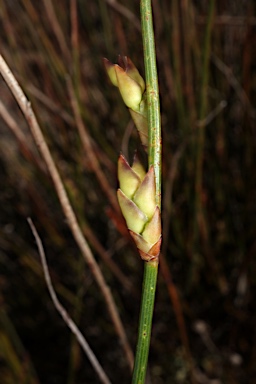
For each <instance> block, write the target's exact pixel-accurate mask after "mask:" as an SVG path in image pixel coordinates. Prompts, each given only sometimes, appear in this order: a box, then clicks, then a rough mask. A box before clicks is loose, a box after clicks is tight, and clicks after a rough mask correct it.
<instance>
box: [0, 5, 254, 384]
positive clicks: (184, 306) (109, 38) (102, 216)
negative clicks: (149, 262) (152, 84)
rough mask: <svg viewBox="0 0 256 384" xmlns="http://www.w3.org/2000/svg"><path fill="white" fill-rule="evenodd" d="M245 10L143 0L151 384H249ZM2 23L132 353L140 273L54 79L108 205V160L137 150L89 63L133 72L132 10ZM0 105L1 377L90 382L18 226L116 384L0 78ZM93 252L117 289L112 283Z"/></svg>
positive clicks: (84, 274)
mask: <svg viewBox="0 0 256 384" xmlns="http://www.w3.org/2000/svg"><path fill="white" fill-rule="evenodd" d="M211 5H212V6H213V16H212V20H211V19H210V7H211ZM255 8H256V6H255V2H254V1H253V0H247V1H231V0H230V1H225V2H224V1H215V2H214V1H203V0H201V1H186V0H182V1H178V0H162V1H157V0H156V1H153V9H154V21H155V38H156V46H157V64H158V71H159V86H160V99H161V113H162V127H163V247H162V255H161V257H162V262H161V263H160V265H161V268H160V273H159V279H158V287H157V296H156V305H155V313H154V323H153V331H152V342H151V349H150V356H149V371H150V378H151V383H152V384H161V383H193V382H194V383H203V384H208V383H209V384H218V383H228V384H238V383H239V384H243V383H256V365H255V361H256V333H255V324H256V311H255V290H256V278H255V276H256V264H255V252H256V219H255V217H256V182H255V181H256V176H255V175H256V173H255V165H256V162H255V153H256V147H255V144H256V134H255V120H256V109H255V108H256V107H255V98H256V49H255V47H256V9H255ZM74 10H77V14H76V12H74ZM0 22H1V28H0V52H1V54H2V55H3V56H4V58H5V60H6V61H7V62H8V64H9V66H10V67H11V69H12V70H13V72H14V74H15V76H16V77H17V79H18V81H19V82H20V84H21V85H22V87H23V89H24V91H25V93H26V95H27V96H28V98H29V100H30V101H31V102H32V106H33V109H34V111H35V113H36V115H37V118H38V121H39V123H40V126H41V128H42V130H43V133H44V136H45V138H46V140H47V143H48V144H49V147H50V150H51V153H52V155H53V157H54V159H55V161H56V164H57V167H58V169H59V171H60V174H61V176H62V179H63V181H64V184H65V187H66V189H67V191H68V195H69V197H70V200H71V203H72V206H73V207H74V210H75V212H76V215H77V217H78V220H79V223H80V224H81V227H82V229H83V231H84V233H85V237H86V238H87V240H88V242H89V244H90V246H91V248H92V250H93V253H94V255H95V258H96V260H97V261H98V263H99V265H100V268H101V269H102V272H103V274H104V276H105V279H106V281H107V283H108V284H109V286H110V288H111V291H112V293H113V296H114V299H115V301H116V304H117V306H118V309H119V313H120V316H121V318H122V321H123V324H124V327H125V329H126V332H127V335H128V338H129V341H130V343H131V345H132V348H133V349H134V350H135V345H136V337H137V326H138V316H139V307H140V290H141V284H142V276H143V263H142V261H141V260H140V259H139V257H138V255H137V253H136V250H135V247H134V245H133V244H132V242H131V240H130V238H129V237H128V236H127V233H126V231H125V229H124V226H123V221H122V217H121V215H120V212H117V211H115V210H114V209H113V206H112V205H111V204H110V201H109V198H108V196H107V194H106V192H104V191H103V190H102V188H101V184H100V183H99V180H98V179H97V177H96V175H95V172H94V168H93V167H92V164H91V160H90V158H89V156H88V153H87V152H86V151H85V150H84V148H83V146H82V144H81V139H80V137H79V133H78V130H77V127H76V124H75V121H74V116H73V111H72V108H71V103H70V97H69V93H68V87H67V77H69V78H71V81H72V83H73V85H74V89H75V94H76V97H77V100H78V103H79V106H80V111H81V115H82V118H83V122H84V124H85V126H86V131H87V132H88V134H89V137H90V140H91V143H92V148H93V151H94V153H95V154H96V156H97V158H98V161H99V164H100V167H101V169H102V170H103V172H104V174H105V175H106V176H107V179H108V181H109V187H108V188H109V191H111V193H113V194H115V189H116V188H117V186H118V182H117V178H116V164H117V158H118V155H119V152H120V150H122V151H123V153H124V154H125V155H126V156H127V157H129V160H130V161H131V160H132V156H133V152H134V150H135V148H137V147H138V148H139V149H138V150H139V152H141V153H143V150H142V148H141V147H140V143H139V139H138V137H137V133H136V130H135V129H134V128H133V127H132V123H131V121H130V116H129V113H128V111H127V109H126V107H125V106H124V105H123V103H122V100H121V98H120V95H119V94H118V91H117V89H116V88H114V87H113V86H112V85H111V84H110V82H109V81H108V79H107V76H106V74H105V72H104V68H103V65H102V57H107V58H108V59H109V60H111V61H112V62H115V61H116V60H117V55H118V54H123V55H128V56H130V57H131V59H132V61H133V62H134V63H135V65H136V66H137V67H138V68H139V70H140V72H141V74H143V76H144V64H143V48H142V39H141V32H140V24H139V1H137V0H130V1H128V2H127V1H124V0H120V1H119V2H116V1H113V2H112V1H107V0H105V1H104V0H94V1H90V0H86V1H85V0H77V1H75V0H70V1H62V2H58V4H57V2H53V1H51V0H44V1H43V0H42V1H36V2H35V1H32V0H20V1H18V0H11V1H4V0H1V1H0ZM0 101H1V103H3V105H4V106H5V108H6V111H7V112H8V113H9V115H8V116H9V118H10V117H12V119H13V121H10V120H7V118H4V115H3V110H2V109H1V113H0V115H1V116H0V290H1V291H0V292H1V296H0V299H1V307H0V382H1V384H14V383H21V384H23V383H24V384H25V383H33V384H35V383H36V384H37V383H41V384H64V383H65V384H75V383H76V384H80V383H98V382H99V381H98V378H97V375H96V374H95V373H94V371H93V369H92V368H91V365H90V364H89V362H88V359H87V357H86V356H85V355H84V353H83V352H81V350H80V348H79V346H78V344H77V342H76V341H75V339H74V337H73V336H72V335H71V333H70V331H69V330H68V329H67V326H66V325H65V324H64V322H63V320H62V319H61V318H60V316H59V314H58V313H57V311H56V309H55V308H54V306H53V303H52V301H51V299H50V297H49V294H48V292H47V288H46V284H45V281H44V277H43V274H42V267H41V264H40V261H39V257H38V252H37V248H36V245H35V241H34V238H33V236H32V234H31V231H30V229H29V227H28V224H27V221H26V218H27V217H28V216H29V217H31V218H32V219H33V221H34V223H35V226H36V228H37V230H38V232H39V234H40V236H41V239H42V241H43V244H44V247H45V251H46V255H47V260H48V263H49V268H50V272H51V276H52V279H53V285H54V288H55V290H56V292H57V295H58V297H59V299H60V301H61V302H62V303H63V305H64V306H65V308H67V310H68V311H69V313H70V315H71V316H72V317H73V318H74V319H75V320H76V323H77V324H78V325H79V327H80V329H81V330H82V332H83V334H84V335H85V337H86V339H87V341H88V342H89V344H90V346H91V347H92V349H93V350H94V352H95V354H96V356H97V357H98V359H99V361H100V362H101V364H102V365H103V367H104V369H105V371H106V373H107V375H108V376H109V377H110V379H111V381H112V382H113V383H124V384H125V383H129V382H130V378H131V375H130V372H129V368H128V366H127V363H126V360H125V356H124V352H123V350H122V348H121V346H120V343H119V340H118V337H117V336H116V333H115V331H114V328H113V325H112V323H111V320H110V317H109V314H108V311H107V309H106V304H105V303H104V300H103V297H102V295H101V293H100V291H99V288H98V286H97V284H96V283H95V281H94V278H93V276H92V274H91V272H90V269H89V268H88V265H87V264H86V263H85V261H84V259H83V257H82V256H81V253H80V251H79V249H78V247H77V245H76V243H75V241H74V239H73V237H72V234H71V233H70V230H69V228H68V226H67V224H66V220H65V217H64V215H63V212H62V210H61V206H60V203H59V201H58V198H57V195H56V192H55V189H54V186H53V184H52V181H51V179H50V177H49V174H48V172H47V170H46V168H45V164H44V161H43V159H42V158H41V156H40V154H39V153H38V151H37V149H36V145H35V143H34V141H33V138H32V136H31V133H30V131H29V128H28V126H27V123H26V121H25V120H24V118H23V116H22V114H21V112H20V110H19V108H18V107H17V104H16V102H15V101H14V99H13V97H12V95H11V93H10V92H9V90H8V89H7V87H6V85H5V83H4V81H3V80H2V79H1V80H0ZM13 124H14V128H15V130H14V131H13V130H11V129H10V128H11V127H12V126H13ZM21 134H23V136H22V137H23V138H22V137H21ZM128 148H129V149H128ZM144 156H145V155H144ZM104 252H105V253H106V252H107V255H108V257H110V258H111V259H112V261H113V262H114V263H115V264H116V265H117V266H118V267H119V269H120V270H121V271H122V273H123V274H124V275H125V277H126V279H127V280H124V279H123V278H122V277H120V275H119V276H118V273H117V274H113V272H112V271H111V269H110V267H109V264H108V263H106V262H104V261H103V259H102V254H105V253H104ZM179 308H181V310H182V311H181V312H180V310H179ZM181 313H182V316H183V317H182V316H181ZM191 362H193V363H192V365H193V368H191ZM149 382H150V381H149Z"/></svg>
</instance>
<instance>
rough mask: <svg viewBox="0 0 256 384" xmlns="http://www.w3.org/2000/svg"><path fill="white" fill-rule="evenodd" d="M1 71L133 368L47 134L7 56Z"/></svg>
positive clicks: (112, 303) (0, 60) (111, 301)
mask: <svg viewBox="0 0 256 384" xmlns="http://www.w3.org/2000/svg"><path fill="white" fill-rule="evenodd" d="M0 72H1V74H2V76H3V78H4V80H5V82H6V83H7V85H8V87H9V89H10V91H11V92H12V94H13V96H14V97H15V99H16V100H17V102H18V104H19V106H20V108H21V110H22V112H23V114H24V116H25V119H26V121H27V123H28V125H29V128H30V130H31V133H32V136H33V138H34V140H35V142H36V145H37V147H38V149H39V152H40V153H41V155H42V157H43V159H44V161H45V163H46V165H47V168H48V171H49V173H50V175H51V178H52V181H53V184H54V187H55V189H56V192H57V195H58V198H59V201H60V204H61V207H62V210H63V213H64V215H65V217H66V219H67V223H68V226H69V228H70V230H71V232H72V234H73V236H74V239H75V240H76V242H77V245H78V247H79V249H80V251H81V253H82V255H83V257H84V258H85V260H86V262H87V264H88V266H89V267H90V269H91V272H92V274H93V276H94V278H95V280H96V282H97V284H98V286H99V288H100V290H101V292H102V295H103V297H104V300H105V303H106V305H107V308H108V311H109V314H110V317H111V320H112V322H113V325H114V327H115V330H116V332H117V334H118V336H119V338H120V342H121V345H122V348H123V349H124V352H125V356H126V358H127V362H128V364H129V366H130V368H131V369H132V366H133V353H132V350H131V347H130V345H129V342H128V339H127V336H126V332H125V329H124V326H123V324H122V321H121V319H120V316H119V314H118V310H117V307H116V304H115V301H114V299H113V296H112V293H111V291H110V289H109V287H108V286H107V284H106V281H105V278H104V276H103V274H102V272H101V270H100V268H99V266H98V264H97V262H96V260H95V258H94V256H93V254H92V251H91V249H90V247H89V245H88V243H87V241H86V239H85V237H84V235H83V233H82V230H81V228H80V226H79V224H78V221H77V218H76V215H75V212H74V210H73V208H72V206H71V204H70V201H69V198H68V195H67V192H66V190H65V187H64V185H63V182H62V180H61V177H60V174H59V172H58V169H57V167H56V165H55V162H54V160H53V158H52V155H51V152H50V150H49V147H48V145H47V143H46V141H45V139H44V136H43V133H42V131H41V128H40V126H39V124H38V121H37V119H36V116H35V114H34V112H33V110H32V108H31V105H30V103H29V102H28V100H27V98H26V96H25V94H24V92H23V91H22V89H21V88H20V86H19V84H18V82H17V80H16V79H15V77H14V76H13V74H12V72H11V70H10V68H9V67H8V66H7V64H6V62H5V61H4V59H3V57H2V56H1V55H0Z"/></svg>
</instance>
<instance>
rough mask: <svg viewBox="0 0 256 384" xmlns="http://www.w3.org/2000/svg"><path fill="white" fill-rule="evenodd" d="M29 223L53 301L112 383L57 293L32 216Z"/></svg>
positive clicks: (98, 369) (107, 382)
mask: <svg viewBox="0 0 256 384" xmlns="http://www.w3.org/2000/svg"><path fill="white" fill-rule="evenodd" d="M28 224H29V226H30V229H31V231H32V233H33V235H34V237H35V240H36V244H37V248H38V252H39V256H40V259H41V263H42V267H43V272H44V278H45V282H46V285H47V288H48V291H49V294H50V296H51V299H52V302H53V304H54V306H55V308H56V310H57V311H58V312H59V314H60V315H61V317H62V319H63V320H64V322H65V323H66V325H67V326H68V327H69V329H70V330H71V332H72V333H73V334H74V335H75V337H76V340H77V341H78V343H79V345H80V346H81V348H82V350H83V351H84V352H85V354H86V356H87V357H88V360H89V361H90V363H91V364H92V366H93V368H94V370H95V372H96V373H97V375H98V376H99V379H100V381H101V382H102V383H103V384H111V383H110V380H109V378H108V377H107V375H106V373H105V371H104V370H103V368H102V366H101V365H100V363H99V361H98V359H97V357H96V356H95V354H94V352H93V350H92V349H91V347H90V345H89V344H88V342H87V341H86V339H85V337H84V335H83V334H82V333H81V331H80V330H79V328H78V327H77V325H76V323H75V322H74V321H73V320H72V318H71V317H70V315H69V314H68V312H67V311H66V309H65V308H64V307H63V305H62V304H61V303H60V301H59V299H58V297H57V295H56V292H55V290H54V288H53V284H52V280H51V276H50V273H49V268H48V265H47V261H46V256H45V252H44V247H43V244H42V241H41V239H40V236H39V234H38V232H37V230H36V227H35V225H34V223H33V221H32V220H31V219H30V218H28Z"/></svg>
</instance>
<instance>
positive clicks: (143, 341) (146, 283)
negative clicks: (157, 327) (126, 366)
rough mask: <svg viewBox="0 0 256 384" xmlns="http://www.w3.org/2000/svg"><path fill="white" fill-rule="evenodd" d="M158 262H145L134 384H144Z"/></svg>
mask: <svg viewBox="0 0 256 384" xmlns="http://www.w3.org/2000/svg"><path fill="white" fill-rule="evenodd" d="M157 271H158V262H149V263H147V262H145V269H144V280H143V287H142V301H141V312H140V323H139V331H138V340H137V349H136V356H135V363H134V370H133V377H132V384H144V381H145V377H146V373H147V363H148V352H149V345H150V337H151V326H152V315H153V311H154V302H155V291H156V281H157Z"/></svg>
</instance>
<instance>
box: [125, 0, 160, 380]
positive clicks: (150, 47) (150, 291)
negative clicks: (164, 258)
mask: <svg viewBox="0 0 256 384" xmlns="http://www.w3.org/2000/svg"><path fill="white" fill-rule="evenodd" d="M140 7H141V26H142V38H143V47H144V61H145V73H146V86H147V103H148V129H149V143H148V163H149V166H151V165H153V166H154V171H155V179H156V204H157V205H158V206H159V207H160V208H161V121H160V105H159V92H158V79H157V69H156V53H155V41H154V30H153V21H152V7H151V1H150V0H141V3H140ZM157 272H158V259H156V260H154V261H150V262H145V265H144V280H143V288H142V301H141V311H140V320H139V334H138V341H137V349H136V357H135V364H134V370H133V377H132V383H133V384H144V382H145V377H146V372H147V363H148V353H149V345H150V338H151V326H152V317H153V311H154V301H155V291H156V282H157Z"/></svg>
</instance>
